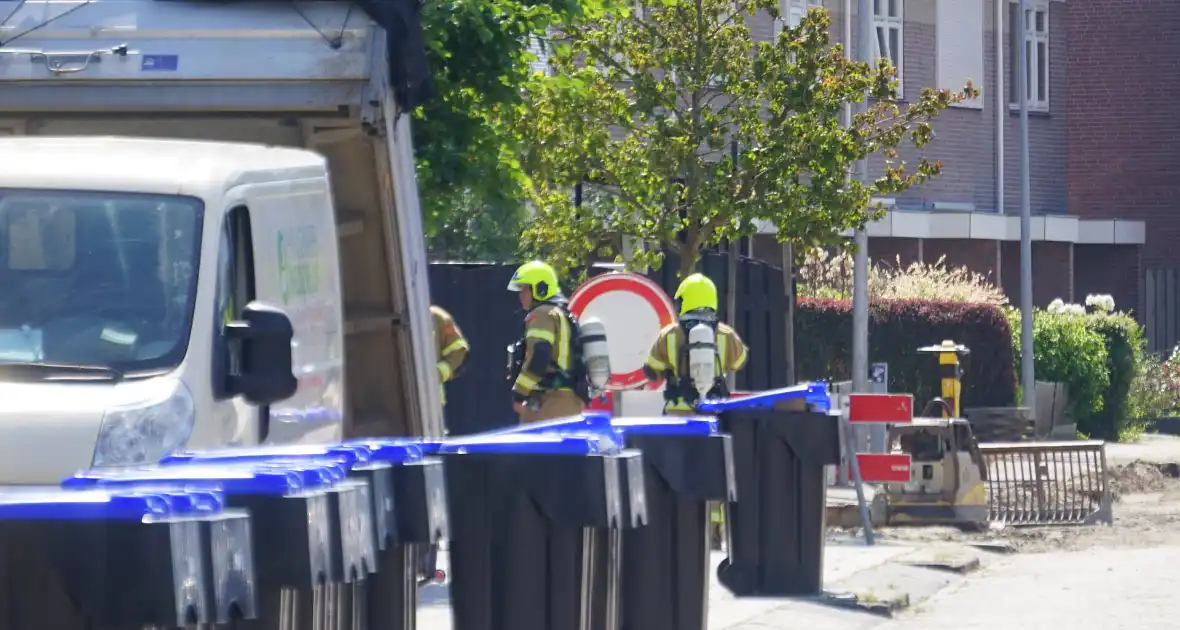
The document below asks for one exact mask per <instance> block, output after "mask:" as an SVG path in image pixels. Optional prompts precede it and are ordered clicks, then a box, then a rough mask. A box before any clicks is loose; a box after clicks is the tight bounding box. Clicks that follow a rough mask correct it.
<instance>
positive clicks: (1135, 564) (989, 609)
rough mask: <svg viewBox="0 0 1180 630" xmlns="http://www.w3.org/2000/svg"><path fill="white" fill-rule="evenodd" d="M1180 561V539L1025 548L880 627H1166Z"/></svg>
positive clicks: (1173, 610)
mask: <svg viewBox="0 0 1180 630" xmlns="http://www.w3.org/2000/svg"><path fill="white" fill-rule="evenodd" d="M1176 566H1180V546H1177V547H1157V548H1155V549H1090V550H1087V551H1075V552H1053V553H1043V554H1028V555H1024V554H1018V555H1014V556H1011V557H1010V558H1006V559H1004V560H1002V561H1000V562H998V563H996V564H994V565H992V566H991V567H988V568H986V569H984V570H983V571H982V572H980V573H979V574H978V575H975V576H973V577H971V578H969V579H968V580H966V581H965V582H963V583H962V584H960V585H959V586H958V587H955V588H953V589H952V590H950V591H949V592H947V593H943V594H941V595H939V596H937V597H935V598H934V599H933V600H931V601H929V602H927V603H926V604H924V605H921V606H918V607H917V609H916V610H915V611H914V612H913V613H912V614H910V615H907V616H906V618H902V619H895V620H892V621H889V622H886V623H883V624H881V625H879V626H877V627H876V628H874V630H945V629H946V628H955V630H997V629H1000V628H1005V629H1006V628H1012V629H1013V630H1015V629H1018V628H1068V629H1069V630H1131V629H1134V630H1157V629H1158V630H1165V629H1169V628H1174V627H1175V626H1176V616H1177V614H1178V613H1180V607H1178V605H1177V600H1176V598H1177V594H1178V593H1180V572H1177V571H1176V570H1175V567H1176ZM783 627H786V626H783ZM764 630H767V629H764Z"/></svg>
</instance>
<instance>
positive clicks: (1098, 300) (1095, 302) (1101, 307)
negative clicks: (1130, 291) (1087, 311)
mask: <svg viewBox="0 0 1180 630" xmlns="http://www.w3.org/2000/svg"><path fill="white" fill-rule="evenodd" d="M1086 306H1089V307H1092V308H1093V309H1094V310H1095V311H1097V312H1099V313H1113V312H1114V297H1113V296H1110V295H1101V294H1097V295H1087V296H1086Z"/></svg>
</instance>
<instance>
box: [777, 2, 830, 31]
mask: <svg viewBox="0 0 1180 630" xmlns="http://www.w3.org/2000/svg"><path fill="white" fill-rule="evenodd" d="M823 6H824V2H823V0H779V3H778V11H779V18H778V19H777V20H775V21H774V37H775V39H778V36H779V33H782V32H783V30H784V29H788V28H795V27H796V26H799V23H800V22H802V21H803V16H804V15H807V12H808V11H810V10H811V7H819V8H821V9H822V8H823Z"/></svg>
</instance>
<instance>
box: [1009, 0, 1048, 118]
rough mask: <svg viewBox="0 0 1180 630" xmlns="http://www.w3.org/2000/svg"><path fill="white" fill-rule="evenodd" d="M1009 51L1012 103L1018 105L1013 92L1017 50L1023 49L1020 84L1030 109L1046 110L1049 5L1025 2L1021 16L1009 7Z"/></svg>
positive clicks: (1017, 73) (1017, 76) (1017, 9)
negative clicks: (1024, 73)
mask: <svg viewBox="0 0 1180 630" xmlns="http://www.w3.org/2000/svg"><path fill="white" fill-rule="evenodd" d="M1009 16H1010V18H1011V31H1012V49H1011V55H1012V56H1011V59H1012V61H1011V66H1010V67H1011V68H1012V83H1011V85H1012V89H1011V90H1009V93H1010V98H1011V101H1012V102H1013V103H1019V102H1020V95H1019V94H1018V93H1017V90H1018V88H1019V87H1020V84H1019V83H1018V81H1020V48H1019V46H1024V53H1025V56H1026V57H1025V59H1026V64H1027V67H1028V76H1027V78H1026V80H1025V82H1024V89H1025V94H1026V95H1027V96H1028V108H1029V109H1030V110H1040V111H1048V109H1049V4H1048V3H1047V2H1043V1H1041V2H1029V3H1026V8H1025V11H1024V15H1023V16H1022V15H1020V6H1019V5H1017V4H1012V5H1010V12H1009Z"/></svg>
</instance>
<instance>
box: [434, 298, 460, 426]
mask: <svg viewBox="0 0 1180 630" xmlns="http://www.w3.org/2000/svg"><path fill="white" fill-rule="evenodd" d="M430 321H431V324H432V326H433V329H434V348H435V351H436V352H437V353H438V363H437V364H436V366H437V367H438V382H439V389H440V391H439V401H440V402H442V404H444V405H445V404H447V391H446V387H445V383H447V382H448V381H450V380H451V379H452V378H454V377H455V374H456V373H457V372H458V371H459V368H461V367H463V362H464V361H466V360H467V352H468V350H469V349H470V348H469V346H468V345H467V339H465V338H464V337H463V331H462V330H459V326H458V324H456V323H455V320H454V319H453V318H452V317H451V314H450V313H448V312H446V311H445V310H443V309H442V308H439V307H437V306H434V305H433V304H432V305H431V306H430Z"/></svg>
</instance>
